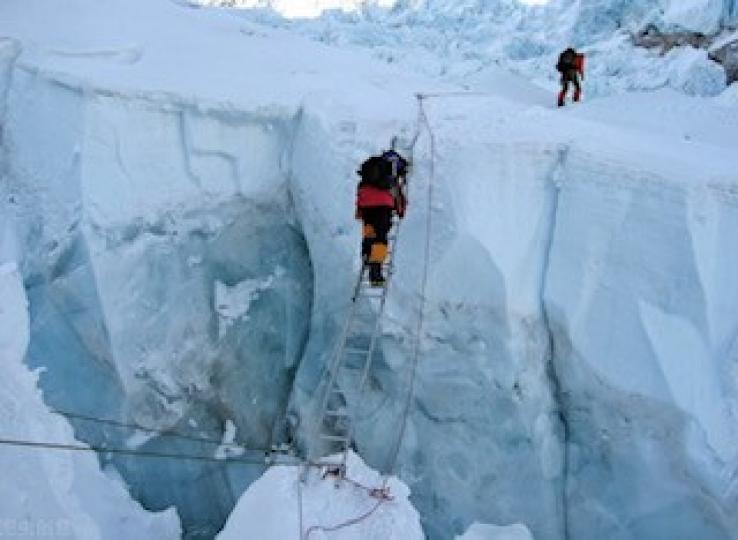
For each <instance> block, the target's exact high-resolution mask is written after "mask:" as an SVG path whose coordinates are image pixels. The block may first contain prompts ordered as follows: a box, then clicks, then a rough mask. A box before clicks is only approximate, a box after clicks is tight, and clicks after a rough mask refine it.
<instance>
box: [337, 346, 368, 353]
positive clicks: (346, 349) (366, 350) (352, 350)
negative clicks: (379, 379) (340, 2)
mask: <svg viewBox="0 0 738 540" xmlns="http://www.w3.org/2000/svg"><path fill="white" fill-rule="evenodd" d="M343 352H345V353H347V354H369V349H355V348H353V347H346V348H345V349H344V350H343Z"/></svg>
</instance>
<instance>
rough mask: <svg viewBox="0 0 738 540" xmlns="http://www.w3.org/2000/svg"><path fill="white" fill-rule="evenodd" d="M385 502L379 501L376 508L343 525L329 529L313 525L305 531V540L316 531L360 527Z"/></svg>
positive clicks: (373, 507)
mask: <svg viewBox="0 0 738 540" xmlns="http://www.w3.org/2000/svg"><path fill="white" fill-rule="evenodd" d="M385 502H386V499H379V500H377V502H376V503H375V504H374V506H372V507H371V508H370V509H369V510H367V511H366V512H364V513H363V514H361V515H359V516H357V517H355V518H352V519H349V520H346V521H343V522H341V523H338V524H336V525H332V526H329V527H326V526H323V525H311V526H310V527H308V530H307V531H305V537H304V540H309V538H310V535H311V534H312V533H313V532H314V531H323V532H334V531H338V530H341V529H345V528H346V527H351V526H352V525H358V524H359V523H361V522H362V521H364V520H365V519H366V518H368V517H369V516H371V515H372V514H373V513H374V512H376V511H377V509H378V508H379V507H380V506H382V504H384V503H385Z"/></svg>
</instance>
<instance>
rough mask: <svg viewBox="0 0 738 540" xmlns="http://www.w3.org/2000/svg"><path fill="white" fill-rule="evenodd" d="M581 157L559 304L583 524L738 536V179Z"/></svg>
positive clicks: (573, 523)
mask: <svg viewBox="0 0 738 540" xmlns="http://www.w3.org/2000/svg"><path fill="white" fill-rule="evenodd" d="M567 163H568V165H567V167H566V169H565V171H564V176H565V178H566V181H565V183H564V185H563V188H562V190H561V193H560V196H559V203H558V211H557V220H556V227H555V231H554V242H553V246H552V251H551V261H550V273H549V276H548V279H547V281H546V283H547V287H546V306H547V311H548V314H549V320H550V322H551V325H552V332H553V337H554V357H553V358H554V362H555V366H556V372H557V376H558V380H559V381H560V382H561V385H562V388H561V390H562V394H561V395H562V406H563V407H564V410H565V411H566V412H565V417H566V424H567V432H568V443H567V445H568V453H567V454H568V462H567V469H568V475H567V478H568V482H567V500H568V516H569V518H568V520H569V531H570V533H571V535H572V537H575V538H585V537H587V536H590V535H591V534H592V531H598V536H600V537H603V538H620V537H622V538H661V537H666V536H669V537H678V538H694V537H695V536H700V537H704V538H735V535H736V530H738V529H736V524H737V522H738V513H737V512H736V511H735V508H736V493H735V489H734V483H735V465H736V463H737V461H736V460H737V456H738V454H736V438H737V437H738V428H737V426H738V424H737V423H736V412H737V409H736V396H738V393H737V392H736V390H737V387H736V377H735V369H736V349H735V347H736V342H735V340H736V335H738V334H737V333H736V332H737V331H738V320H736V317H735V313H734V310H732V308H729V307H728V306H732V305H734V302H735V301H736V294H738V290H736V282H735V278H734V273H733V272H732V267H733V265H734V264H735V261H734V260H733V259H734V256H733V254H732V253H730V252H725V251H724V248H723V247H722V246H725V245H726V244H725V242H729V240H728V237H727V236H726V235H728V234H730V233H728V231H729V230H731V229H732V227H735V225H736V220H737V219H738V212H737V208H738V207H737V206H736V202H737V201H736V198H735V184H730V183H723V181H720V180H718V179H717V178H715V179H714V180H712V181H708V182H707V183H706V184H703V185H700V186H698V187H692V188H688V187H686V186H684V185H680V184H678V183H673V181H674V179H675V178H674V177H671V179H670V180H671V182H670V181H669V180H667V179H666V178H665V177H662V176H660V174H658V173H646V172H645V171H644V170H643V168H641V167H637V168H636V167H634V166H633V165H625V164H618V165H615V166H612V165H613V164H610V165H609V166H608V165H606V164H604V163H602V162H601V161H600V160H599V159H597V158H596V157H594V156H592V155H587V156H583V155H581V154H579V153H576V152H574V153H572V154H571V155H570V156H569V160H568V162H567ZM604 171H607V172H606V173H605V174H603V172H604ZM733 182H734V180H733ZM728 251H730V250H728ZM614 501H618V502H617V503H615V502H614Z"/></svg>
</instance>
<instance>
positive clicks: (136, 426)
mask: <svg viewBox="0 0 738 540" xmlns="http://www.w3.org/2000/svg"><path fill="white" fill-rule="evenodd" d="M51 412H53V413H56V414H60V415H62V416H64V417H66V418H74V419H77V420H84V421H86V422H94V423H97V424H105V425H110V426H115V427H119V428H125V429H132V430H139V431H145V432H147V433H155V434H157V435H159V436H161V437H170V438H173V439H184V440H188V441H196V442H203V443H208V444H217V445H219V446H228V447H229V448H237V449H243V450H247V451H248V450H253V451H254V452H268V451H269V450H268V449H266V448H249V447H246V446H243V445H241V444H238V443H227V442H223V441H220V440H218V439H212V438H209V437H199V436H197V435H188V434H185V433H181V432H179V431H173V430H160V429H154V428H147V427H144V426H142V425H140V424H135V423H126V422H120V421H118V420H111V419H108V418H99V417H97V416H89V415H85V414H79V413H75V412H70V411H65V410H62V409H51Z"/></svg>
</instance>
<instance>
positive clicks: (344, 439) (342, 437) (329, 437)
mask: <svg viewBox="0 0 738 540" xmlns="http://www.w3.org/2000/svg"><path fill="white" fill-rule="evenodd" d="M320 438H321V439H325V440H326V441H335V442H343V443H347V442H349V439H348V437H346V436H345V435H328V434H327V433H321V434H320Z"/></svg>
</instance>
